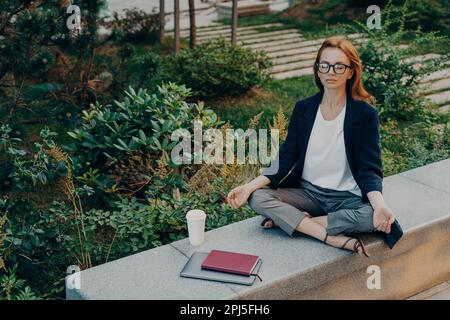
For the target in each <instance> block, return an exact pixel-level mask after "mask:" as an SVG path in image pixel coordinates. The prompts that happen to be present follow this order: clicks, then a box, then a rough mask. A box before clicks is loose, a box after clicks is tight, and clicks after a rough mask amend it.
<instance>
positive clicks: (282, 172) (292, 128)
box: [262, 101, 303, 189]
mask: <svg viewBox="0 0 450 320" xmlns="http://www.w3.org/2000/svg"><path fill="white" fill-rule="evenodd" d="M302 104H303V103H302V101H298V102H297V103H296V104H295V107H294V111H293V112H292V115H291V119H290V120H289V125H288V133H287V137H286V140H285V141H284V143H283V144H282V145H281V147H280V149H279V151H278V155H277V157H276V158H275V160H273V161H272V163H271V165H270V166H269V167H268V168H266V169H264V171H263V172H262V175H264V176H266V177H267V178H269V180H270V183H269V184H268V186H269V188H272V189H277V188H278V185H279V183H280V181H281V180H282V179H283V178H284V177H285V176H286V175H287V174H288V172H289V171H290V170H291V169H292V167H293V166H294V164H295V163H296V161H297V159H298V157H299V149H298V121H297V120H298V115H299V111H300V108H301V107H302Z"/></svg>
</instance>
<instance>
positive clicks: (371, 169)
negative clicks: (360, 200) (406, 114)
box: [358, 107, 383, 197]
mask: <svg viewBox="0 0 450 320" xmlns="http://www.w3.org/2000/svg"><path fill="white" fill-rule="evenodd" d="M362 136H363V137H362V143H361V148H360V152H359V157H358V178H359V187H360V189H361V193H362V197H367V193H368V192H370V191H380V192H383V185H382V181H383V167H382V163H381V142H380V129H379V116H378V110H377V109H375V108H374V107H371V111H370V112H369V113H368V115H367V116H366V119H365V120H364V128H363V135H362Z"/></svg>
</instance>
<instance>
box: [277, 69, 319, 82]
mask: <svg viewBox="0 0 450 320" xmlns="http://www.w3.org/2000/svg"><path fill="white" fill-rule="evenodd" d="M312 74H314V71H313V68H312V67H310V68H303V69H297V70H290V71H285V72H280V73H275V74H273V75H272V77H273V78H274V79H277V80H283V79H289V78H295V77H302V76H308V75H312Z"/></svg>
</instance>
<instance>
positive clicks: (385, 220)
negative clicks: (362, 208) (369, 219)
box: [373, 206, 395, 233]
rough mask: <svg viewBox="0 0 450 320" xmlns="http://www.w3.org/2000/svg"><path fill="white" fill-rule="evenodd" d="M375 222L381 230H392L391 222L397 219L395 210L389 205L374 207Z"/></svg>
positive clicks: (376, 227)
mask: <svg viewBox="0 0 450 320" xmlns="http://www.w3.org/2000/svg"><path fill="white" fill-rule="evenodd" d="M373 215H374V217H373V224H374V226H375V229H377V230H378V231H381V232H386V233H389V232H391V224H393V223H394V221H395V215H394V212H392V210H391V208H389V207H387V206H383V207H378V208H375V209H374V213H373Z"/></svg>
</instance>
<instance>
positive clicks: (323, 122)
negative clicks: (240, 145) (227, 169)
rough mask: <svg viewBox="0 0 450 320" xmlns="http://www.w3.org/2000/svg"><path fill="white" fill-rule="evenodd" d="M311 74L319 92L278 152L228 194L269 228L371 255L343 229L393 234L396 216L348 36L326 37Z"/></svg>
mask: <svg viewBox="0 0 450 320" xmlns="http://www.w3.org/2000/svg"><path fill="white" fill-rule="evenodd" d="M314 75H315V82H316V85H317V87H318V88H319V89H320V91H319V92H318V93H317V94H315V95H314V96H311V97H308V98H306V99H303V100H300V101H298V102H297V103H296V105H295V108H294V111H293V113H292V116H291V119H290V122H289V128H288V135H287V138H286V140H285V142H284V143H283V144H282V146H281V147H280V150H279V155H278V158H277V159H276V160H275V161H273V162H272V164H271V166H270V167H269V168H268V169H266V170H265V171H264V172H263V173H262V175H260V176H259V177H257V178H255V179H254V180H252V181H251V182H249V183H247V184H244V185H241V186H238V187H236V188H234V189H233V190H231V191H230V193H229V194H228V198H227V201H228V203H229V205H230V206H231V207H233V208H238V207H240V206H242V205H243V204H245V203H246V202H247V200H248V203H249V205H250V207H251V208H252V209H253V210H255V211H256V212H257V213H258V214H260V215H263V216H265V217H266V219H264V221H263V223H262V225H263V226H264V227H265V228H271V227H274V226H278V227H280V228H281V229H282V230H283V231H285V232H286V233H287V234H289V235H292V234H293V233H294V231H298V232H301V233H305V234H307V235H310V236H312V237H314V238H317V239H319V240H322V241H323V242H324V243H327V244H329V245H332V246H335V247H339V248H343V249H348V250H352V251H354V252H357V253H358V254H364V255H365V256H369V254H368V253H367V250H366V248H365V247H364V244H363V243H362V241H361V239H359V237H348V236H346V235H345V234H349V233H351V234H354V233H361V232H374V231H377V230H378V231H380V232H386V233H389V232H390V229H391V224H392V223H393V222H394V220H395V217H394V214H393V212H392V210H391V209H390V208H389V207H388V206H387V205H386V203H385V201H384V199H383V195H382V180H383V169H382V164H381V150H380V135H379V118H378V111H377V109H375V108H374V107H373V106H372V105H371V104H374V98H373V97H372V96H371V95H370V94H369V93H368V92H367V91H366V90H365V89H364V86H363V84H362V81H361V78H362V64H361V61H360V59H359V55H358V52H357V51H356V49H355V47H354V46H353V45H352V43H351V42H350V41H349V40H347V39H346V38H343V37H332V38H328V39H326V40H325V41H324V42H323V44H322V46H321V47H320V49H319V51H318V53H317V57H316V60H315V63H314ZM274 168H277V170H274ZM267 186H268V188H267Z"/></svg>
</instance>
